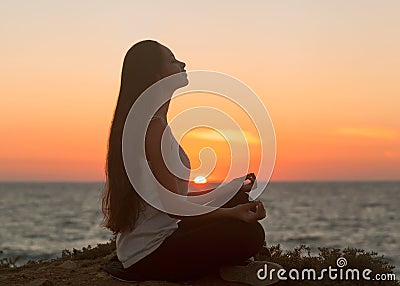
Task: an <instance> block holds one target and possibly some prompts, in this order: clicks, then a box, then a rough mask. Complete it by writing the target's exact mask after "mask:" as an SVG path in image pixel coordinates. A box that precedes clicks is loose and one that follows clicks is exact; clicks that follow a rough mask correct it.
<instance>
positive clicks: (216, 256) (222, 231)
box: [121, 192, 265, 282]
mask: <svg viewBox="0 0 400 286" xmlns="http://www.w3.org/2000/svg"><path fill="white" fill-rule="evenodd" d="M246 202H248V197H247V194H245V193H242V192H239V193H238V194H236V196H235V197H234V198H232V199H231V200H230V201H229V202H228V203H226V204H225V205H224V206H223V207H231V206H235V205H237V204H241V203H246ZM264 239H265V233H264V229H263V228H262V226H261V225H260V223H258V222H256V223H246V222H243V221H240V220H238V219H225V218H224V219H217V220H215V221H212V222H207V223H201V224H200V223H193V222H184V221H180V222H179V223H178V229H177V230H176V231H175V232H174V233H173V234H172V235H171V236H169V237H168V238H166V239H165V240H164V241H163V243H162V244H161V246H160V247H159V248H157V249H156V250H155V251H154V252H152V253H151V254H149V255H148V256H146V257H145V258H143V259H142V260H140V261H138V262H136V263H135V264H134V265H132V266H131V267H129V268H126V269H125V270H124V271H123V272H124V274H123V277H121V278H123V279H126V280H135V281H141V280H167V281H175V282H176V281H185V280H192V279H197V278H200V277H202V276H205V275H207V274H210V273H212V272H215V271H217V270H218V269H219V267H220V266H221V265H235V264H239V263H240V262H243V261H244V260H246V259H248V258H250V257H251V256H253V255H255V254H256V253H257V252H258V251H259V250H260V249H261V248H262V245H263V243H264Z"/></svg>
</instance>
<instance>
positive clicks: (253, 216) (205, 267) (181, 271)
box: [102, 40, 266, 285]
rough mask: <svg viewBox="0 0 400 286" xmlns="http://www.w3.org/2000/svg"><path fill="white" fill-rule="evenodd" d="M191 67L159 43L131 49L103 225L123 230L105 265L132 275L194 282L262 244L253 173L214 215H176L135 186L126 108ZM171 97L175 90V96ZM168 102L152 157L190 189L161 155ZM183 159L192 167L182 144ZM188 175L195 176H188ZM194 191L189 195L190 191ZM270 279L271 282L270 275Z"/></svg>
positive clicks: (177, 186)
mask: <svg viewBox="0 0 400 286" xmlns="http://www.w3.org/2000/svg"><path fill="white" fill-rule="evenodd" d="M182 72H185V63H183V62H181V61H179V60H177V59H176V58H175V57H174V55H173V54H172V52H171V51H170V50H169V49H168V48H167V47H165V46H163V45H161V44H160V43H158V42H156V41H151V40H146V41H142V42H139V43H137V44H135V45H134V46H133V47H131V48H130V49H129V51H128V52H127V54H126V56H125V59H124V64H123V69H122V79H121V87H120V93H119V97H118V102H117V106H116V109H115V113H114V118H113V121H112V125H111V130H110V137H109V143H108V154H107V164H106V185H105V189H104V194H103V199H102V210H103V213H104V226H105V227H106V228H108V229H110V230H111V231H113V233H115V234H117V239H116V248H117V256H116V257H114V258H113V259H111V260H110V261H109V262H108V263H107V265H106V266H105V267H104V268H105V269H106V271H107V272H109V273H110V274H111V275H112V276H114V277H116V278H119V279H122V280H126V281H141V280H167V281H187V280H192V279H197V278H200V277H203V276H205V275H207V274H209V273H211V272H214V271H218V270H219V269H220V268H221V267H223V266H229V265H237V264H240V263H243V261H245V260H247V259H248V258H250V257H252V256H253V255H255V254H256V253H257V252H258V251H259V250H260V249H261V248H262V246H263V243H264V239H265V234H264V229H263V228H262V226H261V225H260V223H259V222H258V220H261V219H263V218H264V217H265V215H266V214H265V209H264V207H263V205H262V203H261V202H259V201H253V202H249V200H248V195H247V194H246V192H248V191H250V189H251V186H252V184H253V183H254V180H255V176H254V174H248V175H247V177H246V179H249V180H250V184H247V185H244V186H243V187H242V188H241V189H240V190H239V191H238V193H237V194H236V195H235V197H233V198H232V199H231V200H230V201H229V202H228V203H226V204H225V205H223V206H222V207H220V208H218V209H216V210H214V211H212V212H209V213H207V214H202V215H197V216H189V217H188V216H177V215H171V214H168V213H165V212H162V211H160V210H158V209H156V208H154V207H152V206H150V205H149V204H147V203H146V202H145V201H144V200H143V199H142V198H141V197H140V196H139V195H138V193H137V192H136V191H135V189H134V188H133V187H132V185H131V183H130V181H129V179H128V176H127V174H126V171H125V169H124V163H123V158H122V143H121V142H122V132H123V127H124V122H125V120H126V117H127V114H128V112H129V110H130V108H131V107H132V105H133V104H134V102H135V100H136V99H137V98H138V97H139V96H140V94H141V93H142V92H143V91H144V90H145V89H147V88H148V87H149V86H151V85H152V84H154V83H155V82H157V81H158V80H160V79H163V78H165V77H167V76H170V75H173V74H176V73H182ZM171 96H172V94H171ZM168 107H169V102H167V103H166V104H164V105H163V106H162V107H161V108H160V109H159V110H158V111H157V112H156V114H155V115H154V116H153V118H152V120H151V122H150V125H149V127H148V130H147V133H146V140H145V149H146V150H145V152H146V157H147V158H146V159H147V161H148V162H149V163H151V168H152V172H153V174H154V177H155V178H156V179H157V180H158V181H159V182H160V183H161V184H162V185H163V186H164V187H165V188H167V189H168V190H170V191H171V192H175V193H178V194H182V193H187V188H188V179H189V176H187V178H186V179H181V178H178V177H175V176H174V175H173V174H171V173H170V172H169V170H168V168H167V167H166V165H165V163H164V161H163V158H162V154H161V147H160V146H161V137H162V135H163V132H164V131H165V130H166V128H167V127H168V123H167V112H168ZM179 151H180V152H179V157H180V158H179V159H180V160H181V161H182V163H183V164H184V165H185V166H186V167H187V168H188V169H190V162H189V159H188V157H187V156H186V153H185V152H184V150H183V149H182V147H181V146H179ZM188 175H189V174H188ZM189 195H190V194H189ZM263 285H266V283H265V281H264V283H263Z"/></svg>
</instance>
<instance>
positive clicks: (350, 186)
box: [0, 181, 400, 277]
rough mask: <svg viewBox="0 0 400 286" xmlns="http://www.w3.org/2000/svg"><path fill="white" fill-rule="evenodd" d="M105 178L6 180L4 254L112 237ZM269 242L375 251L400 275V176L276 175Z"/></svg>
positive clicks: (2, 189)
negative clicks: (322, 178) (296, 178)
mask: <svg viewBox="0 0 400 286" xmlns="http://www.w3.org/2000/svg"><path fill="white" fill-rule="evenodd" d="M103 186H104V183H102V182H94V183H70V182H68V183H66V182H2V183H0V198H1V199H0V250H1V251H3V253H1V254H0V259H1V258H3V257H16V256H18V257H19V258H18V260H17V265H23V264H25V263H26V262H27V261H29V260H31V259H33V260H36V259H51V258H56V257H60V256H61V251H62V250H64V249H69V250H72V249H73V248H77V249H81V248H82V247H87V246H88V245H91V246H96V245H97V244H98V243H105V242H107V241H109V240H110V239H111V238H112V233H111V232H110V231H108V230H106V229H104V228H102V227H101V221H102V213H101V209H100V207H101V192H102V189H103ZM259 198H260V199H261V200H262V201H263V202H264V205H265V208H266V210H267V217H266V218H265V219H263V220H262V221H261V224H262V225H263V226H264V229H265V232H266V240H267V243H268V245H274V244H280V245H281V248H283V249H293V248H294V247H296V246H299V245H300V244H306V245H308V246H309V247H311V249H312V252H314V253H318V249H317V248H318V247H329V248H340V249H344V248H346V247H354V248H358V249H360V248H361V249H364V250H366V251H375V252H378V254H379V255H383V256H384V259H386V261H388V262H389V263H390V264H392V265H394V266H396V268H395V270H394V272H395V273H396V275H397V277H400V211H399V207H400V182H395V181H388V182H270V183H269V184H268V186H267V188H266V190H265V191H264V192H263V193H262V194H261V196H260V197H259Z"/></svg>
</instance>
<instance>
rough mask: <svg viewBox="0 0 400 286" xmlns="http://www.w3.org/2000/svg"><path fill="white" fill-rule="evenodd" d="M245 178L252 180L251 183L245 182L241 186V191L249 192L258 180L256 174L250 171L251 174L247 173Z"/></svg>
mask: <svg viewBox="0 0 400 286" xmlns="http://www.w3.org/2000/svg"><path fill="white" fill-rule="evenodd" d="M245 180H249V181H250V183H248V184H243V185H242V186H241V187H240V190H239V191H240V192H245V193H247V192H250V191H251V188H252V187H253V185H254V182H255V181H256V175H254V173H249V174H247V175H246V179H245Z"/></svg>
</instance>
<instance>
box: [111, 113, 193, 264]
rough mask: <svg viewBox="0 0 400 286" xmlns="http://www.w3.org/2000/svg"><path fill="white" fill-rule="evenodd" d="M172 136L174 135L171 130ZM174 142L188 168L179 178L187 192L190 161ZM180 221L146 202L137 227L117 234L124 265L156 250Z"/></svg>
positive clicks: (119, 254)
mask: <svg viewBox="0 0 400 286" xmlns="http://www.w3.org/2000/svg"><path fill="white" fill-rule="evenodd" d="M157 118H161V117H157ZM161 119H162V118H161ZM167 128H169V127H167ZM170 136H172V137H173V135H172V133H171V132H170ZM172 142H173V144H177V145H178V147H179V156H180V160H181V162H182V163H183V165H184V166H185V167H186V168H188V169H185V170H184V171H183V172H184V173H186V174H185V175H186V176H185V179H186V180H184V179H179V178H177V183H178V188H179V193H181V194H186V193H187V191H188V190H187V187H188V182H187V181H188V180H189V175H190V161H189V158H188V157H187V155H186V153H185V152H184V150H183V149H182V147H181V146H179V143H178V142H177V141H176V140H175V138H173V140H172ZM187 170H189V172H188V171H187ZM179 221H180V220H179V219H176V218H172V217H170V216H169V215H168V214H166V213H165V212H162V211H160V210H158V209H156V208H154V207H152V206H150V205H149V204H147V203H146V202H145V210H144V212H142V213H140V214H139V217H138V220H137V222H136V225H135V228H134V229H133V230H132V231H130V232H124V233H118V235H117V240H116V247H117V256H118V259H119V260H120V261H121V262H122V265H123V266H124V267H125V268H128V267H130V266H132V265H133V264H135V263H136V262H138V261H139V260H141V259H142V258H144V257H146V256H147V255H149V254H150V253H152V252H153V251H155V250H156V249H157V248H158V247H159V246H160V245H161V244H162V242H163V241H164V240H165V239H166V238H167V237H168V236H170V235H171V234H172V233H174V231H175V230H176V229H177V228H178V222H179Z"/></svg>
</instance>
